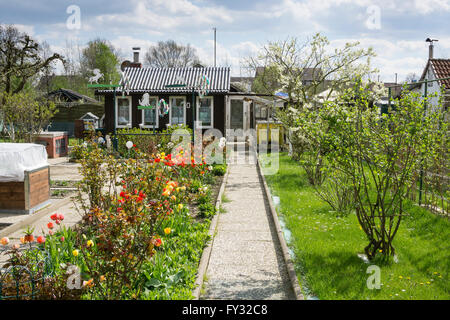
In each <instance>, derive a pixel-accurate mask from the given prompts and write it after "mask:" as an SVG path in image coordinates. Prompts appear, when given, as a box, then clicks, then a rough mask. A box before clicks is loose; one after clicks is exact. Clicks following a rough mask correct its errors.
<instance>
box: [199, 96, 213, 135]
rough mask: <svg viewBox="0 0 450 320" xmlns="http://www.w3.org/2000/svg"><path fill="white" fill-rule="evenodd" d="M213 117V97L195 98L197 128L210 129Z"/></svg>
mask: <svg viewBox="0 0 450 320" xmlns="http://www.w3.org/2000/svg"><path fill="white" fill-rule="evenodd" d="M213 115H214V103H213V97H203V98H200V97H198V98H197V121H198V122H199V124H198V128H212V127H213Z"/></svg>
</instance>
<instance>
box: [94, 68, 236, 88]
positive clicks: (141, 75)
mask: <svg viewBox="0 0 450 320" xmlns="http://www.w3.org/2000/svg"><path fill="white" fill-rule="evenodd" d="M203 75H205V76H206V77H207V78H208V79H209V85H208V88H207V91H208V92H211V93H227V92H228V91H229V90H230V68H229V67H204V68H194V67H189V68H188V67H186V68H126V69H125V70H124V76H125V78H128V81H129V87H128V89H129V91H130V93H133V92H134V93H143V92H154V93H166V92H167V93H189V92H192V88H193V87H196V86H197V85H198V83H199V79H200V78H201V77H202V76H203ZM121 84H122V82H121ZM174 84H186V85H187V86H186V87H179V88H167V87H166V86H167V85H174ZM117 90H118V91H121V90H122V87H119V88H118V89H117ZM97 92H98V93H110V92H113V90H111V89H108V90H98V91H97Z"/></svg>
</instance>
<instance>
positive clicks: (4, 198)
mask: <svg viewBox="0 0 450 320" xmlns="http://www.w3.org/2000/svg"><path fill="white" fill-rule="evenodd" d="M24 175H25V178H24V181H21V182H17V181H11V182H0V212H4V213H33V212H34V211H35V210H37V209H39V208H42V207H43V206H45V205H47V204H48V203H49V202H50V168H49V166H45V167H41V168H38V169H34V170H31V171H25V172H24Z"/></svg>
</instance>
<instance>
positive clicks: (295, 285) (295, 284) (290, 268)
mask: <svg viewBox="0 0 450 320" xmlns="http://www.w3.org/2000/svg"><path fill="white" fill-rule="evenodd" d="M256 161H257V164H258V170H257V171H258V175H259V178H260V179H261V181H262V183H263V186H264V193H265V195H266V198H267V201H268V203H269V208H270V212H271V216H272V220H273V222H274V225H275V229H276V232H277V236H278V241H279V242H280V246H281V251H282V253H283V254H282V255H283V259H284V262H285V264H286V268H287V272H288V275H289V280H290V282H291V286H292V289H293V291H294V294H295V297H296V299H297V300H305V298H304V295H303V293H302V289H301V287H300V285H299V281H298V278H297V273H296V272H295V268H294V263H293V262H292V259H291V255H290V254H289V249H288V246H287V243H286V240H285V239H284V235H283V230H281V226H280V222H279V221H278V214H277V211H276V209H275V206H274V204H273V201H272V196H271V194H270V190H269V187H268V186H267V182H266V179H265V177H264V174H263V172H262V168H261V163H260V160H259V157H257V160H256Z"/></svg>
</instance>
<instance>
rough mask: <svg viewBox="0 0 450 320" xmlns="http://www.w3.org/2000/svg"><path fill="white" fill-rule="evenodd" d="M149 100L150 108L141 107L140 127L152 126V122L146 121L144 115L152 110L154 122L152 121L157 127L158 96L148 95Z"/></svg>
mask: <svg viewBox="0 0 450 320" xmlns="http://www.w3.org/2000/svg"><path fill="white" fill-rule="evenodd" d="M149 101H150V105H151V106H152V107H153V108H152V109H142V123H141V125H140V126H141V127H142V128H153V123H152V122H149V121H146V117H145V114H146V113H147V114H148V113H150V112H154V113H155V118H154V120H155V123H154V127H155V128H158V127H159V111H158V109H159V108H158V101H159V100H158V97H155V96H153V97H150V98H149Z"/></svg>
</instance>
